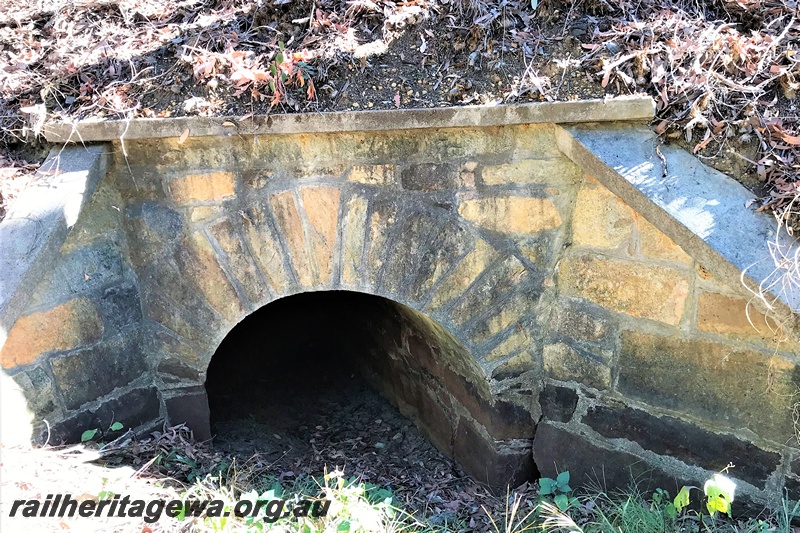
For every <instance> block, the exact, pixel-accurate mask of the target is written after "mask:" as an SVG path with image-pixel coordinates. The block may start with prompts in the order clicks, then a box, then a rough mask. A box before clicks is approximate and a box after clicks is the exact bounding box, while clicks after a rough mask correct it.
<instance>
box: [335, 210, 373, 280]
mask: <svg viewBox="0 0 800 533" xmlns="http://www.w3.org/2000/svg"><path fill="white" fill-rule="evenodd" d="M368 208H369V202H368V201H367V199H366V198H364V197H362V196H353V197H352V198H350V200H348V201H347V207H346V215H345V217H344V225H345V227H344V232H343V235H344V237H343V240H344V242H343V243H342V281H343V282H344V284H345V285H347V286H349V287H355V286H356V285H358V280H359V277H360V275H361V274H360V271H361V260H362V258H363V255H364V239H365V238H366V234H367V209H368Z"/></svg>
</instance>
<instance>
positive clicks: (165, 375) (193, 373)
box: [157, 357, 202, 383]
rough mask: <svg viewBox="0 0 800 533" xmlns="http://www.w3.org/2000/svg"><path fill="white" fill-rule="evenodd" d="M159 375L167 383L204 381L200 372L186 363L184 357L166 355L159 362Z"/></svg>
mask: <svg viewBox="0 0 800 533" xmlns="http://www.w3.org/2000/svg"><path fill="white" fill-rule="evenodd" d="M157 370H158V376H159V377H160V378H161V379H162V380H163V381H164V382H165V383H180V382H186V381H189V382H197V381H202V377H201V375H200V372H199V371H198V370H197V369H196V368H193V367H191V366H189V365H187V364H186V362H185V361H184V359H180V358H177V357H166V358H164V359H162V360H161V362H159V363H158V368H157Z"/></svg>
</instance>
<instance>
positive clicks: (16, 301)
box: [0, 145, 111, 347]
mask: <svg viewBox="0 0 800 533" xmlns="http://www.w3.org/2000/svg"><path fill="white" fill-rule="evenodd" d="M110 161H111V156H110V151H109V146H108V145H93V146H73V147H66V148H60V147H57V148H53V149H52V150H51V151H50V154H49V155H48V156H47V159H45V161H44V163H43V164H42V166H41V167H40V168H39V171H38V172H37V176H36V179H35V181H34V182H33V184H32V185H30V186H29V187H27V188H25V189H24V190H23V191H22V192H21V193H20V195H19V196H18V197H17V199H16V200H15V202H14V204H13V205H12V206H11V209H10V210H9V212H8V213H7V214H6V217H5V218H4V219H3V221H2V222H0V250H2V252H3V253H2V254H0V347H2V345H3V344H5V341H6V338H7V336H8V332H9V331H10V330H11V328H12V326H13V325H14V323H15V322H16V321H17V318H18V317H19V316H20V314H21V313H22V312H23V311H24V310H25V307H26V306H27V304H28V301H29V299H30V296H31V293H32V292H33V291H34V289H35V288H36V285H37V284H38V283H39V281H40V280H41V279H42V277H43V276H44V275H45V274H46V273H47V272H48V270H49V269H51V268H52V266H53V262H54V261H55V259H56V257H57V256H58V253H59V250H60V249H61V245H62V244H64V241H65V240H66V238H67V235H68V234H69V230H70V229H71V228H72V226H73V225H74V224H75V222H76V221H77V219H78V216H79V214H80V212H81V209H82V208H83V207H84V206H85V205H86V202H87V201H88V199H89V198H91V196H92V194H94V192H95V190H96V189H97V186H98V184H99V182H100V180H101V179H102V178H103V176H105V174H106V172H107V170H108V166H109V164H110Z"/></svg>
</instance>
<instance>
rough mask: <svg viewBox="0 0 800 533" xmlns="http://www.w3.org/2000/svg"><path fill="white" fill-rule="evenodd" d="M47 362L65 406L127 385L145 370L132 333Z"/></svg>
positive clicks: (93, 398) (69, 406)
mask: <svg viewBox="0 0 800 533" xmlns="http://www.w3.org/2000/svg"><path fill="white" fill-rule="evenodd" d="M50 364H51V365H52V367H53V374H54V375H55V378H56V383H57V384H58V388H59V390H60V391H61V396H62V398H64V406H65V407H66V408H67V409H68V410H71V409H77V408H79V407H80V406H81V405H83V404H85V403H87V402H91V401H94V400H96V399H98V398H100V397H102V396H104V395H106V394H108V393H109V392H111V391H113V390H114V389H116V388H118V387H122V386H124V385H127V384H128V383H130V382H131V381H133V380H134V379H137V378H139V377H140V376H141V375H142V374H144V373H145V372H146V371H147V366H146V359H145V355H144V354H143V353H142V350H141V345H140V343H139V339H138V338H137V336H136V335H135V334H133V333H131V334H128V335H127V336H122V337H115V338H113V339H110V340H108V341H104V342H101V343H99V344H96V345H95V346H93V347H91V348H86V349H83V350H77V351H75V352H71V353H69V354H67V355H65V356H62V357H59V358H56V359H52V360H51V361H50Z"/></svg>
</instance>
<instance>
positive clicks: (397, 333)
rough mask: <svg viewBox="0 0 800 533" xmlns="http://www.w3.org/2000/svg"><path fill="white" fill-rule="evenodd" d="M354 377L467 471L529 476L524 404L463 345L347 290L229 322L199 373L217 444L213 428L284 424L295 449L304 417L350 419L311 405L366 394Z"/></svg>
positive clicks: (400, 310)
mask: <svg viewBox="0 0 800 533" xmlns="http://www.w3.org/2000/svg"><path fill="white" fill-rule="evenodd" d="M364 384H366V385H368V386H370V387H372V388H373V389H374V390H376V391H377V392H379V393H380V394H381V395H382V396H383V397H385V398H386V399H388V400H389V401H390V402H391V403H392V404H393V405H394V406H396V407H397V408H398V409H399V411H400V413H401V414H402V415H403V416H405V417H406V418H408V419H410V420H411V421H413V422H414V423H415V425H416V426H417V428H418V429H419V430H420V431H421V432H422V434H423V435H424V436H425V437H427V439H428V440H429V441H430V442H431V443H432V444H434V446H435V447H436V448H438V449H439V450H440V451H441V452H443V453H444V454H445V455H447V456H448V457H451V458H453V459H455V460H456V461H457V462H458V463H459V464H461V465H462V467H464V468H465V469H466V470H467V471H468V472H469V473H470V474H471V475H472V476H473V477H474V478H475V479H477V480H480V481H482V482H484V483H488V484H489V485H492V486H495V487H498V488H502V487H505V486H506V484H508V483H511V484H514V483H521V482H522V481H524V480H526V479H529V478H531V477H532V476H533V474H534V472H535V467H534V465H533V457H532V441H533V431H534V421H533V420H532V418H531V414H530V412H529V408H528V406H521V405H515V404H513V403H511V402H508V401H505V400H503V399H501V398H498V397H497V396H496V395H494V394H493V393H492V391H491V390H490V388H489V382H488V380H487V378H486V376H485V375H484V373H483V370H482V369H481V368H480V367H479V366H478V365H477V364H476V362H475V360H474V358H473V357H472V356H471V355H470V354H469V352H468V351H467V349H466V348H465V347H464V346H463V345H462V344H461V343H460V342H459V341H458V340H456V339H455V338H454V337H453V336H452V335H451V334H450V333H448V332H447V331H446V330H445V329H444V328H443V327H442V326H440V325H439V324H437V323H436V322H435V321H433V320H431V319H429V318H428V317H426V316H424V315H422V314H421V313H419V312H418V311H414V310H413V309H411V308H409V307H407V306H404V305H402V304H398V303H396V302H393V301H391V300H388V299H386V298H382V297H376V296H372V295H368V294H364V293H356V292H351V291H318V292H306V293H301V294H297V295H294V296H288V297H285V298H281V299H279V300H276V301H275V302H272V303H270V304H267V305H266V306H264V307H262V308H261V309H259V310H257V311H255V312H254V313H252V314H250V315H249V316H248V317H247V318H245V319H244V320H243V321H242V322H240V323H239V324H237V325H236V326H235V327H234V328H233V329H232V330H231V332H230V333H229V334H228V335H227V336H226V338H225V340H223V342H222V343H221V344H220V346H219V348H218V349H217V350H216V352H215V354H214V356H213V358H212V360H211V364H210V365H209V367H208V370H207V374H206V382H205V390H206V393H207V398H208V406H209V409H208V411H210V420H211V422H212V425H211V430H212V433H214V434H215V435H217V438H218V439H221V440H224V439H225V437H226V435H225V434H224V432H226V431H231V430H233V431H234V432H235V431H237V430H238V429H239V428H240V426H242V425H245V426H246V425H247V424H248V423H250V421H256V423H258V424H262V425H260V426H259V427H261V428H263V430H262V431H260V432H259V437H258V438H259V440H260V441H262V442H263V441H264V440H269V439H270V438H272V437H273V436H274V434H275V432H276V431H277V432H281V431H285V432H287V434H290V435H292V438H297V437H300V438H301V439H302V441H296V440H293V441H292V442H298V443H299V445H300V446H302V445H303V444H306V443H307V442H308V439H309V438H310V437H311V436H312V435H313V433H314V426H315V425H317V422H314V423H312V422H311V421H312V420H317V421H318V423H319V424H323V425H324V426H326V427H327V426H328V424H329V423H335V424H347V423H348V422H351V423H352V422H353V420H348V419H347V418H342V417H341V416H340V413H338V412H335V408H334V409H333V412H328V413H321V412H320V409H324V408H325V407H324V406H330V405H334V406H338V405H339V403H337V402H335V401H331V400H332V398H330V397H329V396H339V397H343V398H342V401H341V403H344V404H347V397H348V396H357V397H358V398H356V399H355V401H356V402H358V401H365V402H368V401H370V400H369V397H368V396H367V395H366V394H364V393H363V392H362V391H361V390H360V389H361V388H362V387H363V385H364ZM179 401H180V400H179ZM191 402H192V403H193V404H194V405H190V402H184V404H183V405H184V408H191V409H192V410H196V411H197V412H199V413H203V412H204V411H205V402H204V398H203V397H202V395H196V396H194V397H193V398H192V399H191ZM354 405H357V404H354ZM328 409H331V408H330V407H328ZM350 409H352V407H350ZM358 411H359V412H363V410H358ZM175 415H178V413H175ZM326 415H328V416H330V417H331V418H333V420H335V421H336V422H328V421H327V420H326V419H327V416H326ZM203 416H205V415H203ZM195 426H196V424H195ZM319 429H323V428H322V427H320V428H319ZM275 438H276V439H279V441H280V439H281V437H280V435H278V436H277V437H275ZM285 438H286V437H284V439H285ZM274 444H275V445H277V446H278V447H281V444H282V441H280V442H275V443H274ZM267 447H268V446H267ZM284 447H285V446H284ZM318 466H319V467H320V469H321V468H322V467H323V466H324V465H318Z"/></svg>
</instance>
